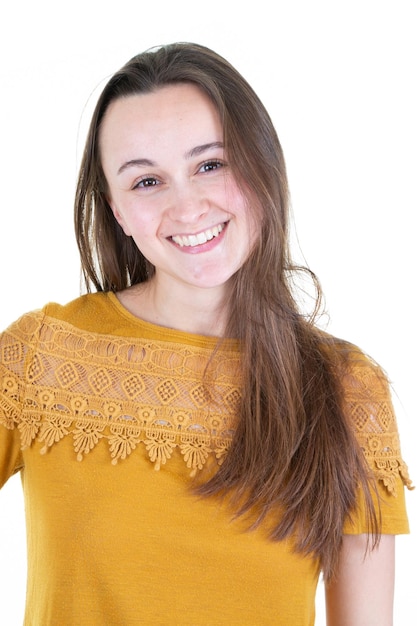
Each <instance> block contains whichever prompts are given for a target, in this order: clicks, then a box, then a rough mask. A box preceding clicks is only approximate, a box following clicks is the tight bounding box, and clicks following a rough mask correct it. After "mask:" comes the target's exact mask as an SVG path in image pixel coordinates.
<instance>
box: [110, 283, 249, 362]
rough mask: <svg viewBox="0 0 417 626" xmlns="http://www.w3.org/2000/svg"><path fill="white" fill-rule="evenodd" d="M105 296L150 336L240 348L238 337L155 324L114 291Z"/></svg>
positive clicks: (131, 322)
mask: <svg viewBox="0 0 417 626" xmlns="http://www.w3.org/2000/svg"><path fill="white" fill-rule="evenodd" d="M102 295H104V296H105V297H107V299H108V300H109V302H110V304H111V305H112V307H113V308H114V309H116V311H117V312H118V314H119V315H122V316H123V317H124V318H126V319H127V320H128V321H129V323H130V324H134V325H136V326H139V327H140V328H141V330H142V332H144V333H145V334H146V335H148V336H149V337H154V338H158V339H160V340H162V341H175V342H178V343H191V344H193V345H199V346H203V347H212V348H214V347H216V346H217V345H219V342H220V343H221V347H222V348H228V349H231V350H236V349H238V345H239V342H238V340H237V339H231V338H222V337H212V336H208V335H199V334H194V333H188V332H186V331H183V330H177V329H175V328H170V327H168V326H160V325H158V324H154V323H153V322H148V321H147V320H144V319H142V318H140V317H138V316H137V315H134V314H133V313H131V312H130V311H129V310H128V309H126V307H125V306H123V304H122V303H121V302H120V300H119V298H118V297H117V294H116V293H114V292H113V291H108V292H105V293H104V294H102Z"/></svg>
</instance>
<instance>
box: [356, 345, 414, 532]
mask: <svg viewBox="0 0 417 626" xmlns="http://www.w3.org/2000/svg"><path fill="white" fill-rule="evenodd" d="M344 394H345V396H344V397H345V403H346V411H347V414H348V417H349V419H350V421H351V424H352V428H353V430H354V433H355V436H356V438H357V441H358V443H359V446H360V448H361V449H362V451H363V454H364V457H365V459H366V462H367V465H368V467H369V469H370V472H371V476H372V477H373V478H374V481H373V483H374V484H375V489H374V493H373V499H374V503H375V505H376V511H377V514H380V521H381V533H383V534H402V533H408V532H409V525H408V517H407V511H406V503H405V494H404V486H406V487H407V488H408V489H412V485H411V480H410V478H409V476H408V469H407V465H406V464H405V462H404V460H403V458H402V456H401V448H400V438H399V433H398V427H397V421H396V417H395V413H394V409H393V405H392V401H391V393H390V386H389V383H388V380H387V378H386V376H385V374H384V373H383V371H382V370H381V368H380V367H379V366H378V365H376V364H375V363H374V362H373V361H372V360H371V359H369V358H368V357H366V356H365V355H364V354H363V353H361V352H360V351H359V350H357V351H354V352H353V353H352V354H351V355H350V358H349V372H348V375H347V376H345V377H344ZM344 532H345V533H346V534H360V533H365V532H368V523H367V519H366V511H365V506H364V499H363V495H362V494H361V493H360V492H359V494H358V498H357V506H356V509H355V511H354V512H353V514H352V515H351V518H350V519H349V520H348V521H346V523H345V527H344Z"/></svg>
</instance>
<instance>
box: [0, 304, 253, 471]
mask: <svg viewBox="0 0 417 626" xmlns="http://www.w3.org/2000/svg"><path fill="white" fill-rule="evenodd" d="M27 317H28V316H25V317H24V318H22V319H21V320H20V321H19V323H18V324H17V325H15V327H14V329H13V331H14V332H13V334H9V333H8V334H5V335H4V337H3V342H2V362H3V364H4V365H5V366H6V367H7V370H6V373H5V375H4V376H3V378H2V379H0V380H1V383H0V384H1V388H0V389H1V397H0V423H3V424H4V425H5V426H6V427H7V428H14V427H15V426H16V427H17V428H18V430H19V432H20V440H21V446H22V449H23V450H24V449H26V448H28V447H29V446H31V445H32V444H33V442H34V441H37V442H40V443H42V444H43V445H42V447H41V453H42V454H45V453H46V452H47V451H48V449H49V448H50V447H51V446H53V445H55V444H58V443H59V442H60V441H61V440H62V439H64V438H65V437H68V436H71V437H72V442H73V447H74V451H75V453H76V458H77V459H78V460H79V461H81V460H82V459H83V457H84V456H85V455H86V454H88V453H90V452H91V451H92V450H93V449H94V448H95V447H96V446H97V445H98V444H99V443H100V442H101V441H107V445H108V449H109V453H110V457H111V459H112V463H113V464H116V463H118V462H119V461H121V460H124V459H126V458H127V457H128V456H129V455H130V454H131V453H132V452H133V450H135V449H136V448H137V447H138V446H139V444H143V446H144V447H145V449H146V451H147V453H148V456H149V459H150V460H151V461H152V462H153V463H154V465H155V469H157V470H159V469H160V467H161V466H162V465H164V464H165V463H166V462H167V460H168V459H169V458H170V457H171V456H172V454H173V451H174V449H175V448H178V449H179V450H180V452H181V454H182V456H183V459H184V461H185V463H186V465H187V467H188V468H190V470H191V474H192V475H194V474H195V473H196V472H197V470H200V469H202V468H203V466H204V464H205V463H206V461H207V459H208V457H209V456H213V457H214V458H215V459H216V460H217V462H218V463H219V464H221V462H222V460H223V458H224V455H225V454H226V453H227V450H228V449H229V447H230V443H231V439H232V436H233V422H234V419H235V416H236V413H237V408H238V404H239V402H240V397H241V396H240V390H239V388H238V387H237V383H238V381H239V376H238V372H239V369H238V366H239V355H238V353H237V352H235V351H228V350H219V351H218V352H217V353H216V354H215V356H214V357H213V355H212V349H208V348H207V349H205V348H202V347H193V346H185V345H181V344H173V343H171V342H161V341H150V340H141V339H135V340H131V339H126V338H123V337H108V336H106V335H100V334H96V333H88V332H85V331H80V330H77V329H75V328H74V327H72V326H70V325H68V324H66V323H64V322H59V321H57V320H53V319H46V320H43V323H42V328H41V331H40V337H39V341H38V344H37V346H36V350H35V351H33V354H30V352H29V351H28V345H29V342H30V341H31V339H32V336H33V316H29V319H26V318H27ZM32 341H33V340H32Z"/></svg>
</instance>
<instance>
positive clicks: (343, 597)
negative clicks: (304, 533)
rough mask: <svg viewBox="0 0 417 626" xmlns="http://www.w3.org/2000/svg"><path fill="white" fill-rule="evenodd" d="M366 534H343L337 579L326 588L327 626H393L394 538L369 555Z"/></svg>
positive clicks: (386, 537) (384, 537)
mask: <svg viewBox="0 0 417 626" xmlns="http://www.w3.org/2000/svg"><path fill="white" fill-rule="evenodd" d="M366 542H367V535H344V537H343V545H342V551H341V555H340V563H339V566H338V573H337V577H336V578H335V580H334V581H332V582H331V583H329V584H328V585H327V586H326V615H327V626H392V624H393V604H394V574H395V536H394V535H382V536H381V541H380V543H379V545H378V547H377V548H375V550H373V551H372V552H370V551H368V552H366V554H365V551H366Z"/></svg>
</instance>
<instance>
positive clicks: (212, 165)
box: [200, 159, 224, 172]
mask: <svg viewBox="0 0 417 626" xmlns="http://www.w3.org/2000/svg"><path fill="white" fill-rule="evenodd" d="M223 165H224V163H222V161H218V160H217V159H215V160H212V161H206V162H205V163H203V165H202V166H201V168H200V172H201V171H203V172H212V171H214V170H218V169H220V168H221V167H223Z"/></svg>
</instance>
